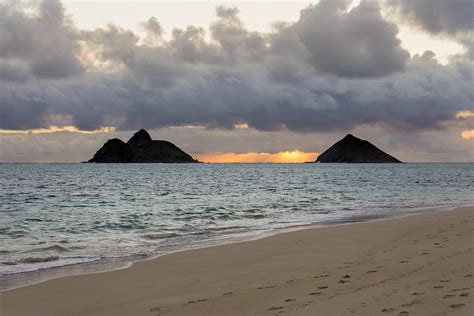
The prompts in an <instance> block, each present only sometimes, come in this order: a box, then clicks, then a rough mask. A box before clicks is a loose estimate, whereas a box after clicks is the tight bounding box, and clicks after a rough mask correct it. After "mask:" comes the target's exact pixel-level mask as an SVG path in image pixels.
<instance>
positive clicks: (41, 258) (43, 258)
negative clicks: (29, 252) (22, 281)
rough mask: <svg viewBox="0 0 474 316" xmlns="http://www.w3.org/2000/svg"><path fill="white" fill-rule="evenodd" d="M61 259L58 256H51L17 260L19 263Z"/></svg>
mask: <svg viewBox="0 0 474 316" xmlns="http://www.w3.org/2000/svg"><path fill="white" fill-rule="evenodd" d="M57 260H59V257H58V256H50V257H27V258H23V259H20V260H18V261H17V263H40V262H51V261H57Z"/></svg>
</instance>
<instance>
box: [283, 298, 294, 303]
mask: <svg viewBox="0 0 474 316" xmlns="http://www.w3.org/2000/svg"><path fill="white" fill-rule="evenodd" d="M295 300H296V299H295V298H287V299H286V300H285V302H293V301H295Z"/></svg>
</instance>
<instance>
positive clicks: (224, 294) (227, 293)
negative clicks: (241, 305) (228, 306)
mask: <svg viewBox="0 0 474 316" xmlns="http://www.w3.org/2000/svg"><path fill="white" fill-rule="evenodd" d="M232 294H234V292H225V293H223V294H222V296H229V295H232Z"/></svg>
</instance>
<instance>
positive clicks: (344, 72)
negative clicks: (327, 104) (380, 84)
mask: <svg viewBox="0 0 474 316" xmlns="http://www.w3.org/2000/svg"><path fill="white" fill-rule="evenodd" d="M349 3H350V1H347V0H336V1H324V0H323V1H321V2H320V3H318V4H317V5H315V6H310V7H308V8H306V9H304V10H303V11H302V12H301V17H300V19H299V21H298V22H297V23H296V25H295V26H294V27H295V29H296V31H297V33H298V35H299V36H300V38H301V41H302V42H303V43H304V45H305V46H306V47H307V49H308V51H309V52H310V53H311V57H312V61H313V62H314V64H315V66H316V67H317V68H318V69H320V70H322V71H325V72H327V73H330V74H335V75H338V76H343V77H354V78H360V77H377V76H383V75H387V74H390V73H393V72H397V71H401V70H403V68H404V66H405V63H406V61H407V60H408V58H409V57H410V55H409V54H408V52H407V51H406V50H404V49H402V48H401V47H400V40H399V39H398V38H397V37H396V35H397V31H398V29H397V26H396V25H395V24H392V23H389V22H387V21H385V20H384V19H383V18H382V16H381V14H380V8H379V5H378V3H377V2H374V1H371V2H369V1H362V2H361V3H360V5H359V6H358V7H356V8H354V9H352V10H350V11H349V12H347V11H345V10H346V9H347V6H348V4H349Z"/></svg>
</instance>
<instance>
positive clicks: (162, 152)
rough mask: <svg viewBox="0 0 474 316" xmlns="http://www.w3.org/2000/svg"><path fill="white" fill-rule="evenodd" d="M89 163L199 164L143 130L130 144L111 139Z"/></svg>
mask: <svg viewBox="0 0 474 316" xmlns="http://www.w3.org/2000/svg"><path fill="white" fill-rule="evenodd" d="M88 162H96V163H160V162H161V163H192V162H199V161H197V160H195V159H194V158H193V157H191V156H190V155H189V154H187V153H185V152H184V151H182V150H181V149H180V148H179V147H177V146H176V145H174V144H173V143H170V142H168V141H165V140H152V138H151V136H150V134H149V133H148V132H147V131H146V130H144V129H141V130H139V131H138V132H136V133H135V134H134V135H133V136H132V137H131V138H130V139H129V140H128V142H126V143H125V142H123V141H122V140H120V139H118V138H114V139H109V140H108V141H107V142H106V143H105V144H104V145H103V146H102V148H100V149H99V150H98V151H97V152H96V153H95V155H94V157H92V159H90V160H89V161H88Z"/></svg>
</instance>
